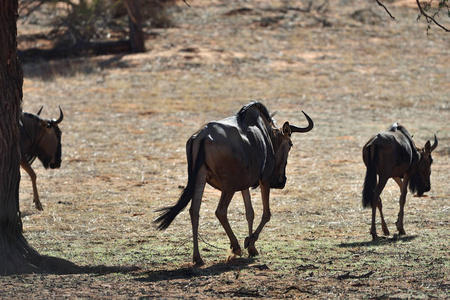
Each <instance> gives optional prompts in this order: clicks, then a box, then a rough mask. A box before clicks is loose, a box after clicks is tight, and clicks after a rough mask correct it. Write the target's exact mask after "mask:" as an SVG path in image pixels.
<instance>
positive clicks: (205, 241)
mask: <svg viewBox="0 0 450 300" xmlns="http://www.w3.org/2000/svg"><path fill="white" fill-rule="evenodd" d="M198 236H199V238H200V239H201V240H202V242H203V243H205V244H206V245H208V246H210V247H213V248H216V249H219V250H227V249H224V248H220V247H217V246H214V245H212V244H210V243H208V242H207V241H205V240H204V239H203V237H202V236H201V234H200V233H199V234H198Z"/></svg>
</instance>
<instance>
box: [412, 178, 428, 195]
mask: <svg viewBox="0 0 450 300" xmlns="http://www.w3.org/2000/svg"><path fill="white" fill-rule="evenodd" d="M409 190H410V191H411V193H416V192H417V196H419V197H421V196H422V195H423V194H424V193H425V192H428V191H429V190H430V188H429V187H427V186H426V184H425V183H424V182H423V180H422V176H420V174H419V173H417V172H415V173H413V174H412V175H411V178H410V179H409Z"/></svg>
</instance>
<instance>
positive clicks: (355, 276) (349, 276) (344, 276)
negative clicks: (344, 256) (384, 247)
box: [337, 271, 375, 280]
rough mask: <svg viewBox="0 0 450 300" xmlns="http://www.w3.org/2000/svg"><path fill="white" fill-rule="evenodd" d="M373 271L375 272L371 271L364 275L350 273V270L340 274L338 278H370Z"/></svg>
mask: <svg viewBox="0 0 450 300" xmlns="http://www.w3.org/2000/svg"><path fill="white" fill-rule="evenodd" d="M373 273H375V272H374V271H369V272H367V273H365V274H362V275H350V272H347V273H344V274H342V275H339V276H338V277H337V279H339V280H342V279H361V278H369V277H370V276H371V275H372V274H373Z"/></svg>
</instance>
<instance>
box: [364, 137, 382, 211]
mask: <svg viewBox="0 0 450 300" xmlns="http://www.w3.org/2000/svg"><path fill="white" fill-rule="evenodd" d="M367 151H368V152H367V154H368V158H369V161H368V163H367V170H366V178H365V179H364V188H363V194H362V205H363V207H364V208H366V207H368V206H369V205H371V206H372V202H373V196H374V190H375V187H376V185H377V165H378V148H377V146H376V145H370V146H368V147H367ZM372 152H373V153H372Z"/></svg>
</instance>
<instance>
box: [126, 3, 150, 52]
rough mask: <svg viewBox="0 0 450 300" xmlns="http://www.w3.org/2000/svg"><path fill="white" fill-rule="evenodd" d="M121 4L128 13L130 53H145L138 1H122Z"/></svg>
mask: <svg viewBox="0 0 450 300" xmlns="http://www.w3.org/2000/svg"><path fill="white" fill-rule="evenodd" d="M123 3H124V5H125V8H126V9H127V12H128V19H129V27H130V45H131V51H132V52H135V53H137V52H145V44H144V31H143V30H142V16H141V11H140V7H139V4H138V0H124V1H123Z"/></svg>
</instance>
